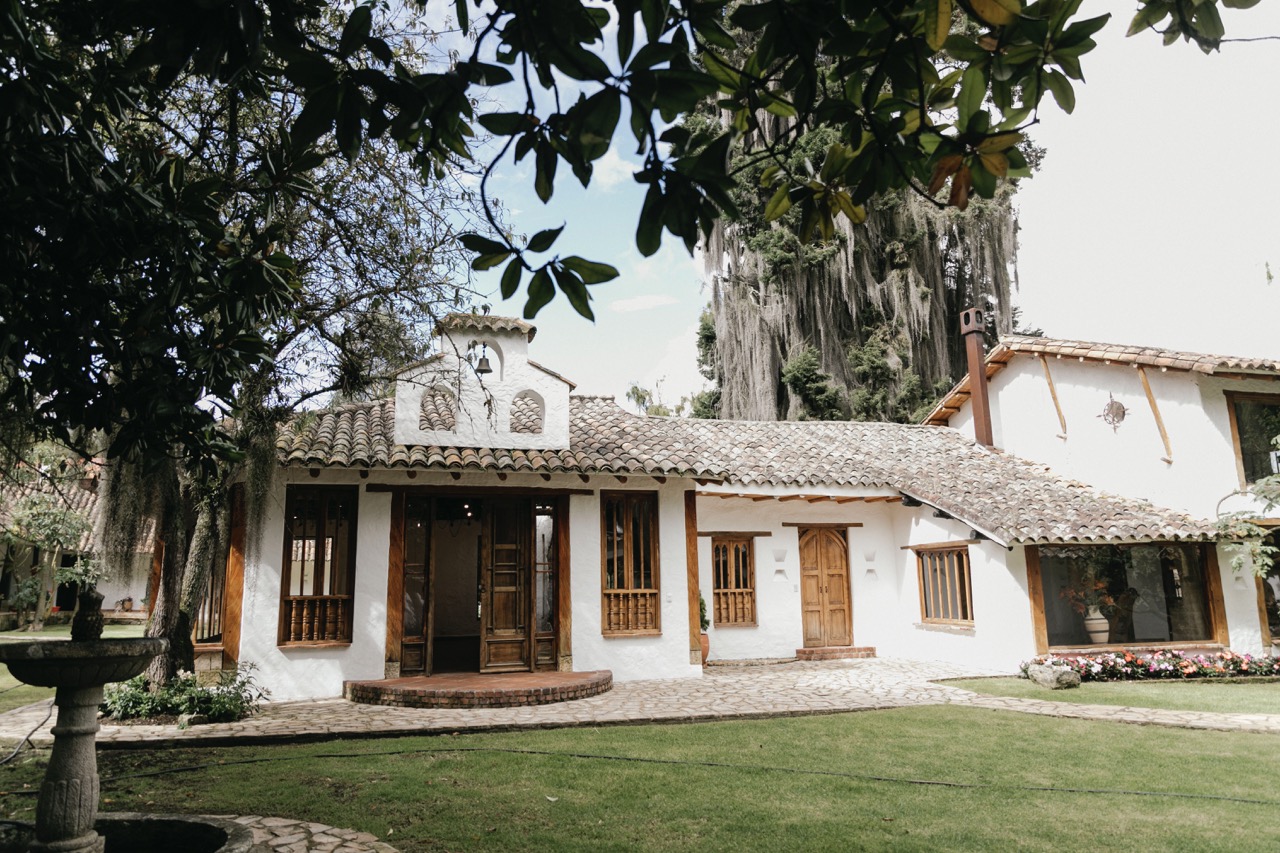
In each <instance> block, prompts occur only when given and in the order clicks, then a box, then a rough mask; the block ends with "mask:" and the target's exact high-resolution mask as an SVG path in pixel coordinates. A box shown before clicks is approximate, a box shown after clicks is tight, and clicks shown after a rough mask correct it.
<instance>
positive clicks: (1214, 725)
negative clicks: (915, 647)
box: [0, 658, 1280, 748]
mask: <svg viewBox="0 0 1280 853" xmlns="http://www.w3.org/2000/svg"><path fill="white" fill-rule="evenodd" d="M995 674H998V673H994V672H990V671H984V670H978V669H975V668H972V667H966V666H960V665H956V664H947V663H939V662H925V661H907V660H896V659H892V658H873V659H867V660H846V661H823V662H813V663H800V662H791V663H781V664H773V665H768V666H742V667H736V666H735V667H729V666H725V667H709V668H708V669H707V670H706V672H705V674H704V676H703V677H702V678H691V679H671V680H653V681H629V682H621V683H618V684H615V685H614V688H613V689H612V690H610V691H609V692H608V693H604V694H602V695H600V696H594V697H592V698H590V699H581V700H578V701H575V702H563V703H558V704H552V705H540V706H533V707H523V708H481V709H418V708H388V707H382V706H378V705H360V704H355V703H352V702H347V701H345V700H343V699H320V700H311V701H301V702H271V703H268V704H266V705H265V706H264V707H263V709H262V711H261V712H260V713H258V714H256V715H255V716H253V717H251V718H250V719H247V720H242V721H241V722H238V723H215V724H211V725H204V726H193V727H191V728H189V729H185V730H184V729H179V728H177V727H176V726H113V725H109V724H106V725H103V727H102V731H101V732H99V734H98V743H99V746H100V747H103V748H113V747H118V748H128V747H129V746H132V745H145V746H146V747H147V748H155V747H161V746H181V745H185V744H195V743H201V744H205V745H233V744H236V745H238V744H244V743H245V742H247V741H250V740H252V741H256V742H271V741H299V740H327V739H335V738H355V737H389V736H398V735H409V734H428V733H436V732H452V731H472V732H474V731H503V730H510V729H520V728H562V727H567V726H594V725H609V724H625V723H655V722H691V721H697V720H715V719H745V718H758V717H785V716H798V715H805V714H826V713H838V712H841V711H859V710H868V709H875V708H898V707H905V706H911V705H939V704H956V705H968V706H970V707H976V708H991V709H996V710H1004V711H1018V712H1022V713H1031V714H1044V715H1049V716H1057V717H1075V718H1080V719H1090V720H1108V721H1113V722H1127V723H1142V724H1151V725H1168V726H1182V727H1186V728H1199V729H1219V730H1226V731H1252V732H1271V733H1280V715H1273V714H1208V713H1197V712H1190V711H1160V710H1154V709H1150V708H1125V707H1118V706H1109V705H1077V704H1072V703H1070V702H1056V701H1049V700H1047V699H1046V700H1039V699H1014V698H1003V697H990V696H979V695H977V694H975V693H971V692H969V691H967V690H960V689H958V688H954V687H948V686H946V685H945V684H938V683H936V680H937V679H945V678H959V677H966V676H980V675H995ZM1046 695H1049V694H1046ZM46 708H47V706H46V704H44V703H41V704H37V705H32V706H28V707H26V708H21V709H18V710H16V711H10V712H9V713H7V714H0V740H10V741H16V740H17V739H19V738H21V737H23V736H24V735H26V734H27V732H29V731H31V730H32V729H33V728H35V726H36V724H37V723H39V722H40V720H41V718H43V717H44V715H45V712H46ZM50 725H51V724H50V723H46V724H45V725H44V726H43V727H42V728H41V730H40V731H39V732H37V734H36V735H35V737H34V738H33V742H35V743H37V744H47V743H50V742H51V736H50V735H49V726H50Z"/></svg>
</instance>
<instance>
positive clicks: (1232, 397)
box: [1222, 391, 1280, 489]
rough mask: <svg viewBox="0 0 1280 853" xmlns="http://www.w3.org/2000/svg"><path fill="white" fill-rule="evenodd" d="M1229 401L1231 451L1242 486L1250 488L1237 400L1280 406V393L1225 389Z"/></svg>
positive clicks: (1224, 393)
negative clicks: (1245, 467)
mask: <svg viewBox="0 0 1280 853" xmlns="http://www.w3.org/2000/svg"><path fill="white" fill-rule="evenodd" d="M1222 394H1223V396H1224V397H1225V398H1226V401H1227V418H1228V420H1229V422H1230V424H1231V452H1232V453H1234V454H1235V457H1236V476H1237V477H1238V478H1239V480H1240V488H1242V489H1247V488H1249V481H1248V479H1247V478H1246V476H1245V471H1244V452H1243V449H1242V448H1241V447H1240V424H1239V422H1238V421H1237V419H1236V401H1237V400H1252V401H1253V402H1257V403H1268V404H1270V405H1273V406H1276V407H1280V394H1264V393H1260V392H1257V391H1223V392H1222Z"/></svg>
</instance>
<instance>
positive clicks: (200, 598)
mask: <svg viewBox="0 0 1280 853" xmlns="http://www.w3.org/2000/svg"><path fill="white" fill-rule="evenodd" d="M230 505H231V504H230V489H229V488H227V487H218V488H217V489H216V490H215V491H214V492H212V493H211V494H208V495H206V496H205V499H204V500H203V501H201V502H200V505H199V507H198V508H197V510H196V526H195V532H194V533H193V535H192V537H191V544H190V546H189V547H188V549H187V564H186V570H185V571H184V572H183V577H182V592H181V596H180V598H179V603H178V620H177V622H176V624H175V626H174V633H173V635H172V636H171V637H170V638H169V653H170V654H171V655H172V656H173V657H174V659H175V663H176V665H177V666H178V667H179V668H180V669H185V670H187V671H194V670H195V645H194V643H193V640H192V635H193V632H194V630H195V626H196V619H197V614H198V613H199V610H200V605H201V604H202V603H203V602H204V597H205V595H206V593H207V592H208V590H209V577H210V575H211V574H212V573H213V569H214V566H215V565H216V562H217V561H218V560H219V559H225V557H226V548H225V543H226V531H227V526H228V524H229V523H230Z"/></svg>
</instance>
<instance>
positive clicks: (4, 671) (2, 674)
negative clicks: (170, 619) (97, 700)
mask: <svg viewBox="0 0 1280 853" xmlns="http://www.w3.org/2000/svg"><path fill="white" fill-rule="evenodd" d="M144 628H145V626H144V625H143V623H141V622H139V623H136V624H129V625H104V626H103V629H102V636H103V637H104V638H105V639H108V640H114V639H123V638H128V637H141V636H142V632H143V629H144ZM70 638H71V626H70V625H46V626H45V629H44V630H43V631H41V632H39V633H32V632H30V631H0V643H7V642H16V641H19V640H58V639H62V640H66V639H70ZM52 698H53V689H52V688H49V687H32V686H31V685H29V684H22V683H21V682H19V681H18V680H17V679H16V678H14V677H13V676H12V675H10V674H9V670H8V668H7V667H4V666H3V665H0V714H3V713H4V712H5V711H12V710H14V709H15V708H21V707H22V706H23V705H30V704H31V703H32V702H41V701H44V700H45V699H52Z"/></svg>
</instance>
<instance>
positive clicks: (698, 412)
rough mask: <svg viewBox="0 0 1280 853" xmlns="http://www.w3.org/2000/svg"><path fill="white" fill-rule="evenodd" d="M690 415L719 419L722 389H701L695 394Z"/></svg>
mask: <svg viewBox="0 0 1280 853" xmlns="http://www.w3.org/2000/svg"><path fill="white" fill-rule="evenodd" d="M689 416H690V417H694V418H704V419H706V420H717V419H719V417H720V390H719V389H717V388H713V389H711V390H709V391H699V392H698V393H697V394H694V395H693V401H692V408H691V411H690V413H689Z"/></svg>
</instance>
